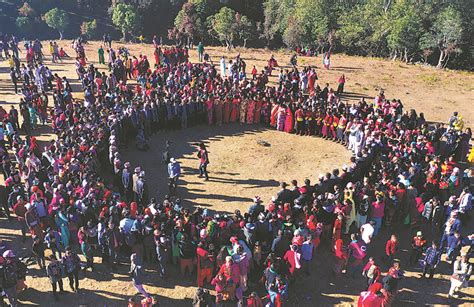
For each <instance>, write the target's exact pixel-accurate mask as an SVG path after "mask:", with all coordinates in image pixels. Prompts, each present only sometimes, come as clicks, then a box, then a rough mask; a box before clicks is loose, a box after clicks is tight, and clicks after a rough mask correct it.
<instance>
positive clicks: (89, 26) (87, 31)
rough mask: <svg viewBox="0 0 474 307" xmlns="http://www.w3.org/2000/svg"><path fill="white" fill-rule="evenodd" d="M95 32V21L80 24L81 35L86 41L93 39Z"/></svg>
mask: <svg viewBox="0 0 474 307" xmlns="http://www.w3.org/2000/svg"><path fill="white" fill-rule="evenodd" d="M96 31H97V20H95V19H94V20H91V21H83V22H82V24H81V34H82V35H84V36H86V37H87V38H88V39H91V38H92V37H94V35H95V34H96Z"/></svg>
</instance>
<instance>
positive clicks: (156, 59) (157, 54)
mask: <svg viewBox="0 0 474 307" xmlns="http://www.w3.org/2000/svg"><path fill="white" fill-rule="evenodd" d="M160 53H161V50H160V48H155V52H154V53H153V55H154V56H155V65H156V66H160Z"/></svg>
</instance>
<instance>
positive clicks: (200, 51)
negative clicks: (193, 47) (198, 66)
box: [197, 42, 224, 77]
mask: <svg viewBox="0 0 474 307" xmlns="http://www.w3.org/2000/svg"><path fill="white" fill-rule="evenodd" d="M197 52H198V57H199V62H202V60H203V57H204V45H203V44H202V42H199V44H198V46H197ZM223 77H224V76H223Z"/></svg>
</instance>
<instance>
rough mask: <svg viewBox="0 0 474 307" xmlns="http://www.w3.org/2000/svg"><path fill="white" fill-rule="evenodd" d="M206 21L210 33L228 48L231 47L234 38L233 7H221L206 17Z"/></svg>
mask: <svg viewBox="0 0 474 307" xmlns="http://www.w3.org/2000/svg"><path fill="white" fill-rule="evenodd" d="M207 23H208V27H209V31H210V33H211V35H213V36H214V37H216V38H217V39H218V40H219V41H220V42H221V43H225V45H226V46H227V48H228V49H230V48H232V47H233V42H234V38H235V27H234V25H235V11H234V10H233V9H230V8H228V7H223V8H221V9H220V10H219V12H217V13H216V14H214V15H212V16H209V17H208V18H207Z"/></svg>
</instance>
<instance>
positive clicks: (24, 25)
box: [15, 16, 33, 34]
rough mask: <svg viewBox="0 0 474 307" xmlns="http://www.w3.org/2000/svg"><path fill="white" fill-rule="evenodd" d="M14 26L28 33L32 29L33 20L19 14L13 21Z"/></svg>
mask: <svg viewBox="0 0 474 307" xmlns="http://www.w3.org/2000/svg"><path fill="white" fill-rule="evenodd" d="M15 24H16V27H17V28H18V30H20V32H21V33H23V34H28V33H29V32H31V30H32V29H33V21H32V20H31V18H28V17H23V16H19V17H17V18H16V21H15Z"/></svg>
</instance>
